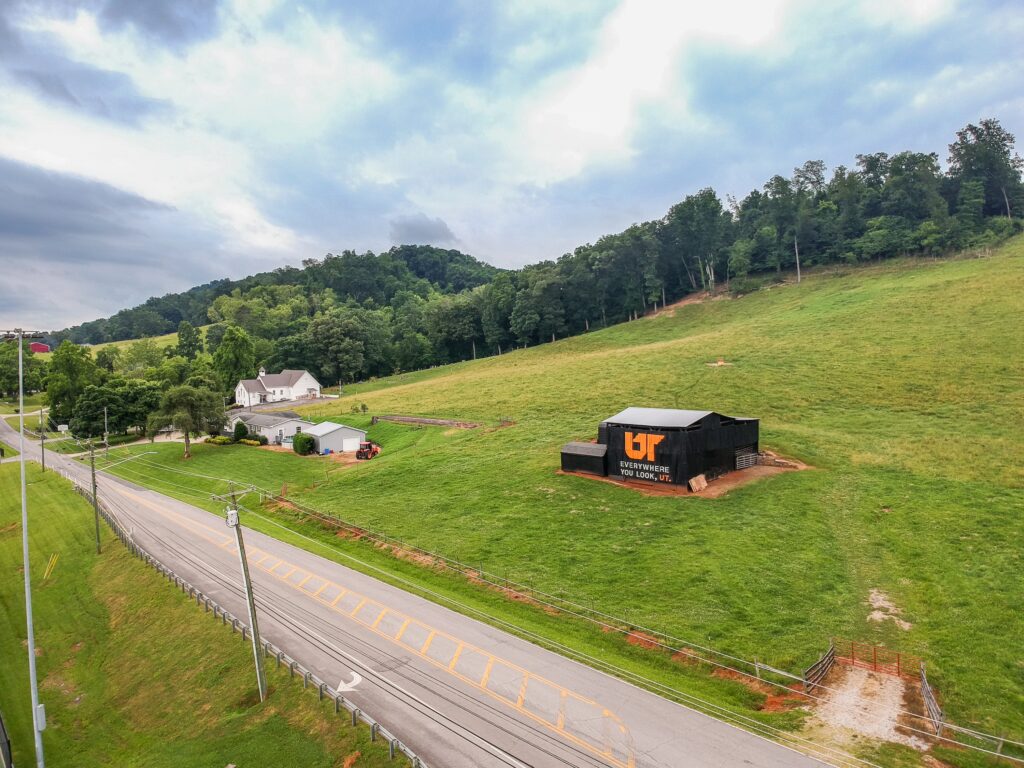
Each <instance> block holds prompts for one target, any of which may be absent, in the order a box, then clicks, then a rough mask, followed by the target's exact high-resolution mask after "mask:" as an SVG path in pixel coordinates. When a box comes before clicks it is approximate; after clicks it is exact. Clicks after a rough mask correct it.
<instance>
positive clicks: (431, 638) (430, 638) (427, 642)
mask: <svg viewBox="0 0 1024 768" xmlns="http://www.w3.org/2000/svg"><path fill="white" fill-rule="evenodd" d="M436 634H437V632H435V631H434V630H430V634H429V635H427V639H426V640H425V641H424V642H423V647H422V648H420V655H421V656H426V655H427V648H429V647H430V644H431V643H432V642H434V636H435V635H436Z"/></svg>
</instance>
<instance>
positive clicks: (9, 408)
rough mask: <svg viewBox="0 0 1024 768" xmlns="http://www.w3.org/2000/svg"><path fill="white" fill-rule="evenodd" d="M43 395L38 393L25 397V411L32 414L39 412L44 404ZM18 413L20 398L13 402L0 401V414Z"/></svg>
mask: <svg viewBox="0 0 1024 768" xmlns="http://www.w3.org/2000/svg"><path fill="white" fill-rule="evenodd" d="M43 397H44V395H43V393H42V392H37V393H35V394H33V395H25V411H26V412H27V413H31V412H32V411H35V410H38V409H39V407H40V406H41V405H42V404H43ZM17 412H18V398H17V397H15V398H14V399H12V400H0V414H3V413H17Z"/></svg>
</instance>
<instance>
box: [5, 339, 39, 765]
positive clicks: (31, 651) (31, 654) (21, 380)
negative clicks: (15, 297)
mask: <svg viewBox="0 0 1024 768" xmlns="http://www.w3.org/2000/svg"><path fill="white" fill-rule="evenodd" d="M26 336H28V337H29V338H42V336H43V334H42V333H32V332H29V333H26V332H25V331H23V330H22V329H21V328H15V329H14V331H13V332H4V333H3V338H5V339H11V338H13V339H15V340H16V341H17V344H18V431H19V432H20V434H21V437H20V438H19V448H20V449H21V454H20V455H21V460H20V462H19V463H20V464H21V555H22V559H23V567H24V570H25V625H26V630H27V633H28V638H27V640H28V678H29V686H30V688H31V692H32V726H33V727H32V732H33V735H34V736H35V744H36V764H37V765H38V766H39V768H45V765H46V760H45V758H44V757H43V729H45V728H46V710H45V709H44V708H43V705H42V704H40V703H39V684H38V681H37V679H36V635H35V627H34V626H33V622H32V576H31V571H30V569H29V555H28V495H27V492H26V487H25V486H26V483H25V368H24V361H23V360H22V358H23V350H22V342H23V341H24V338H25V337H26Z"/></svg>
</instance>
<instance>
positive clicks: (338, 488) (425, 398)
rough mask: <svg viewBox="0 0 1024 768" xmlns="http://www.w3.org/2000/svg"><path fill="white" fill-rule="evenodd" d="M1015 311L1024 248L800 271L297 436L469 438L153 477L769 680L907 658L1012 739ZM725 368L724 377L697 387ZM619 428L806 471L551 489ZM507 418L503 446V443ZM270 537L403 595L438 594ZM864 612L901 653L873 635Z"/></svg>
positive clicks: (342, 411)
mask: <svg viewBox="0 0 1024 768" xmlns="http://www.w3.org/2000/svg"><path fill="white" fill-rule="evenodd" d="M1022 297H1024V239H1021V238H1017V239H1016V240H1014V241H1011V242H1010V243H1009V244H1007V245H1006V246H1004V247H1002V248H1001V249H999V250H998V251H997V252H996V253H995V254H993V255H992V256H990V257H987V258H981V259H954V260H946V261H924V260H907V261H899V262H890V263H885V264H881V265H877V266H870V267H862V268H858V269H849V270H835V269H832V270H826V271H820V272H818V273H815V274H812V275H810V276H808V277H807V278H806V279H805V280H804V282H803V284H801V285H800V286H796V285H787V286H782V287H774V288H772V289H770V290H764V291H759V292H757V293H754V294H751V295H748V296H745V297H743V298H740V299H722V300H718V301H711V302H705V303H702V304H691V305H688V306H685V307H680V308H678V309H676V310H675V311H674V312H673V311H669V312H663V313H662V314H660V315H659V316H657V317H652V318H645V319H641V320H639V321H635V322H632V323H628V324H624V325H620V326H616V327H613V328H609V329H607V330H604V331H600V332H596V333H592V334H589V335H586V336H582V337H578V338H574V339H567V340H564V341H560V342H558V343H555V344H550V345H544V346H542V347H537V348H534V349H528V350H523V351H518V352H515V353H512V354H507V355H504V356H502V357H500V358H489V359H486V360H480V361H476V362H470V363H461V364H458V365H454V366H449V367H446V368H437V369H433V370H430V371H424V372H420V373H416V374H408V375H403V376H398V377H393V378H391V379H383V380H380V381H376V382H371V383H367V384H362V385H359V386H355V387H346V389H345V397H343V398H342V399H340V400H339V401H338V402H336V403H331V404H329V405H327V406H316V407H314V409H312V410H310V411H308V412H307V415H309V416H311V417H314V418H317V419H319V418H325V417H331V416H333V417H336V418H338V419H339V420H341V421H345V422H348V423H354V424H356V425H358V424H366V423H367V421H368V418H367V416H362V415H360V416H355V415H352V414H351V413H350V410H351V408H352V406H353V405H358V404H361V403H366V404H367V405H368V406H369V409H370V412H369V414H368V415H371V416H372V414H374V413H406V414H416V415H423V416H441V417H458V418H463V419H470V420H477V421H481V422H484V423H486V424H487V425H489V426H487V427H485V428H481V429H477V430H468V431H467V430H443V429H437V428H424V429H416V428H409V427H401V426H397V425H391V424H383V423H382V424H378V425H376V426H375V427H373V428H372V430H371V433H370V436H371V438H372V439H375V440H377V441H379V442H380V443H381V444H382V445H383V446H384V453H383V454H382V455H381V456H380V457H379V458H377V459H375V460H374V461H372V462H369V463H366V464H361V465H358V466H355V467H349V468H345V469H343V470H340V471H334V472H330V473H329V474H327V475H322V476H318V475H317V474H316V472H317V471H320V472H322V471H323V470H322V468H323V467H324V464H322V463H320V462H321V461H322V460H319V459H312V460H302V459H297V461H305V462H306V464H303V465H299V464H296V463H295V461H290V463H289V464H287V465H286V464H285V461H288V460H291V459H292V458H293V457H289V456H282V455H279V454H269V453H267V452H262V453H260V454H259V455H258V458H259V459H260V460H259V461H257V462H256V464H257V466H253V456H254V455H253V454H245V453H243V451H242V450H241V449H237V448H231V449H230V450H229V451H221V452H219V453H217V452H215V450H217V449H213V448H212V447H211V448H207V449H205V450H203V451H197V454H196V458H195V459H193V460H192V462H191V463H189V464H185V463H183V462H181V461H180V460H179V459H178V458H177V456H176V455H172V454H170V453H167V454H164V453H161V454H160V456H158V457H155V458H156V459H157V460H158V461H160V462H164V463H166V464H167V465H168V466H171V467H175V468H186V467H187V469H188V471H193V472H197V473H207V474H211V475H218V476H231V477H235V478H237V479H243V480H245V479H247V480H248V481H250V482H256V483H259V484H261V485H264V486H266V485H270V484H271V483H273V484H277V483H278V482H287V483H288V485H289V494H290V495H291V496H292V497H294V498H296V499H297V500H300V501H303V502H305V503H308V504H310V505H311V506H314V507H317V508H323V509H329V510H333V511H334V512H336V513H337V514H339V515H341V516H343V517H344V518H346V519H347V520H349V521H351V522H353V523H356V524H358V525H362V526H366V527H369V528H373V529H377V530H383V531H386V532H387V533H388V534H390V535H392V536H395V537H398V538H401V539H404V540H406V541H409V542H412V543H415V544H417V545H419V546H422V547H424V548H426V549H431V550H434V551H440V552H442V553H444V554H447V555H450V556H454V557H456V558H458V559H461V560H463V561H466V562H470V563H480V564H481V565H482V566H483V567H484V568H485V569H487V570H488V571H491V572H494V573H498V574H506V573H507V575H508V577H509V578H511V579H513V580H516V581H521V582H527V583H530V584H532V585H533V586H535V587H537V588H540V589H544V590H545V591H548V592H553V593H558V594H566V595H572V596H573V597H574V598H575V599H576V600H577V601H578V602H580V603H583V604H586V605H592V606H594V607H596V608H599V609H602V610H605V611H608V612H609V613H613V614H616V615H619V616H626V617H628V619H629V620H630V621H631V622H633V623H635V624H640V625H646V626H651V627H655V628H657V629H660V630H663V631H666V632H668V633H671V634H673V635H676V636H678V637H681V638H684V639H687V640H690V641H693V642H698V643H702V644H711V645H713V646H714V647H716V648H719V649H720V650H724V651H729V652H733V653H736V654H739V655H742V656H744V657H747V658H749V657H753V656H756V657H758V658H759V659H761V660H763V661H766V662H768V663H770V664H772V665H775V666H781V667H783V668H787V669H797V668H801V667H803V666H805V665H806V664H808V663H809V662H810V661H812V660H813V659H814V658H816V657H817V655H818V654H819V653H820V652H821V651H823V650H824V648H825V647H827V644H828V639H829V637H830V636H839V637H851V638H853V639H857V640H863V641H868V642H879V643H884V644H886V645H889V646H892V647H896V648H899V649H902V650H905V651H909V652H911V653H917V654H919V655H921V656H922V657H923V658H924V659H926V661H927V663H928V669H929V678H930V679H931V680H932V682H933V684H934V685H935V686H936V687H937V688H938V689H939V691H940V694H941V696H942V698H943V701H944V705H945V707H946V710H947V713H948V716H949V718H950V719H951V720H952V721H953V722H956V723H958V724H961V725H969V726H974V727H979V728H981V729H983V730H986V731H994V732H999V733H1006V734H1010V735H1014V734H1015V735H1016V736H1017V737H1018V738H1020V737H1021V736H1022V735H1024V661H1022V657H1021V643H1020V638H1021V637H1024V613H1022V612H1021V611H1020V610H1019V604H1020V601H1021V596H1022V595H1024V563H1022V562H1021V546H1020V542H1021V541H1024V521H1022V517H1021V515H1020V510H1021V509H1022V508H1024V470H1022V465H1021V463H1020V461H1019V459H1018V456H1019V454H1020V450H1021V448H1022V442H1024V439H1022V437H1021V435H1022V434H1024V398H1022V391H1021V386H1020V383H1021V381H1022V379H1024V361H1022V355H1021V350H1022V349H1024V330H1022V325H1021V324H1020V323H1018V322H1017V320H1018V319H1019V317H1020V314H1021V310H1022V309H1024V298H1022ZM720 356H721V357H724V358H725V360H726V361H728V362H729V363H731V365H729V366H723V367H709V366H708V365H707V363H708V362H710V361H713V360H715V359H717V358H718V357H720ZM627 405H650V406H664V407H680V408H708V409H713V410H718V411H721V412H723V413H726V414H736V415H748V416H757V417H760V418H761V420H762V421H761V429H762V433H761V440H762V446H763V447H766V448H769V449H772V450H776V451H779V452H781V453H782V454H784V455H788V456H792V457H795V458H799V459H801V460H803V461H805V462H807V463H808V464H810V465H812V466H813V467H814V469H813V470H810V471H806V472H798V473H790V474H785V475H781V476H777V477H774V478H771V479H767V480H763V481H760V482H758V483H755V484H752V485H749V486H747V487H744V488H741V489H738V490H734V491H733V492H731V493H729V494H728V495H727V496H725V497H723V498H720V499H697V498H682V499H680V498H650V497H646V496H642V495H639V494H637V493H635V492H633V491H630V490H627V489H622V488H616V487H613V486H609V485H607V484H603V483H597V482H593V481H590V480H586V479H582V478H578V477H567V476H562V475H559V474H557V472H556V470H557V468H558V449H559V447H560V446H561V445H562V444H563V443H565V442H567V441H569V440H572V439H589V438H593V437H594V436H595V435H596V429H597V424H598V422H599V421H600V420H601V419H602V418H605V417H607V416H609V415H611V414H613V413H615V412H617V411H618V410H620V409H621V408H623V407H625V406H627ZM502 418H510V419H512V420H513V421H514V422H515V425H514V426H511V427H507V428H497V427H496V425H497V424H498V422H499V420H500V419H502ZM264 455H265V458H264ZM243 457H244V461H242V458H243ZM236 459H237V461H236ZM307 465H308V466H307ZM300 466H301V469H297V468H299V467H300ZM123 467H124V468H125V469H124V471H125V472H126V473H127V472H129V471H133V472H140V471H143V468H142V467H135V468H134V469H132V464H127V465H123ZM309 467H313V468H315V469H310V468H309ZM207 468H210V469H212V471H209V472H208V471H207ZM115 471H119V470H115ZM149 471H152V470H149ZM221 473H223V474H221ZM171 476H174V477H176V478H177V480H184V482H183V483H178V485H179V486H182V487H179V488H178V489H177V490H178V491H179V492H181V493H183V494H184V493H187V492H189V491H188V490H187V489H189V488H192V489H193V490H192V491H191V492H192V493H195V491H194V483H196V482H198V480H197V479H195V478H188V477H187V476H176V475H171V474H165V475H163V476H162V478H163V479H164V480H166V481H167V482H170V481H169V480H167V478H169V477H171ZM133 479H136V480H137V481H140V482H142V481H144V479H143V478H139V477H135V478H133ZM158 481H160V478H157V479H154V480H150V481H149V482H153V483H156V482H158ZM197 503H201V502H197ZM273 514H274V515H275V516H276V517H275V519H276V520H278V521H284V520H286V518H285V517H284V514H285V513H283V512H277V513H273ZM288 522H289V523H290V524H293V525H295V526H296V527H297V528H298V529H300V530H302V532H303V533H306V534H309V535H313V536H314V537H319V538H320V539H321V540H327V539H333V544H332V546H333V547H334V549H335V550H336V551H337V552H340V553H343V554H350V553H351V552H352V551H359V552H360V553H361V554H360V555H359V556H360V557H361V558H362V559H363V560H365V561H366V562H369V563H373V564H377V565H379V566H380V567H384V568H388V569H390V570H391V571H392V572H393V573H396V574H401V575H402V577H403V578H409V579H414V580H416V579H418V580H421V581H422V582H423V583H429V584H431V585H433V584H435V583H436V582H439V581H444V580H445V578H447V577H442V576H439V575H438V574H435V573H433V572H428V571H424V570H423V569H419V575H417V574H416V571H417V569H415V568H414V567H412V566H409V565H408V564H407V563H400V562H398V561H395V560H394V559H389V558H386V557H384V556H383V555H380V554H379V553H375V552H374V551H372V548H371V547H369V546H366V545H358V544H351V543H348V542H340V541H338V539H336V538H333V537H329V536H326V535H321V534H319V533H317V531H316V529H315V528H314V527H313V526H312V525H311V524H308V523H302V522H301V521H288ZM353 547H354V548H355V550H353V549H352V548H353ZM455 582H456V579H454V578H451V579H448V581H447V582H445V583H446V585H447V586H446V588H447V589H449V590H450V591H451V593H452V594H458V595H460V598H461V599H465V600H471V599H472V600H479V601H480V604H484V603H486V604H488V605H490V606H491V608H492V610H494V611H498V610H501V611H506V612H507V613H508V615H512V614H514V615H516V616H517V617H519V620H520V622H521V623H522V622H527V621H529V622H531V624H530V626H534V627H544V631H546V632H549V633H552V636H556V637H559V638H564V637H565V636H567V635H572V636H573V637H574V642H575V644H576V645H580V646H582V645H585V646H586V647H588V648H601V649H603V651H602V652H603V653H607V654H611V655H615V654H618V656H617V658H624V659H628V663H631V664H646V663H647V662H646V661H644V660H640V659H637V658H636V657H634V656H633V655H631V654H632V650H631V649H628V648H625V647H624V646H625V643H622V642H621V641H619V646H623V647H618V646H615V645H614V644H613V643H612V641H611V640H607V639H606V638H600V637H591V636H590V634H587V632H586V631H585V630H584V629H581V628H573V627H571V626H568V622H564V621H559V620H555V621H553V622H552V621H551V620H549V618H545V617H543V616H533V614H541V612H540V611H537V610H533V609H530V608H528V607H522V606H515V607H508V608H501V607H495V606H493V605H492V602H493V601H492V600H491V597H490V596H488V595H477V596H475V597H469V596H467V595H468V593H469V592H470V591H471V590H472V587H469V586H466V585H464V584H458V583H455ZM873 589H877V590H882V591H883V592H884V593H885V594H886V595H887V596H888V597H889V598H890V599H891V601H892V602H893V603H894V604H895V606H897V608H898V609H899V610H900V611H901V613H900V618H901V619H903V620H904V621H906V622H909V624H910V628H909V629H907V630H902V629H900V628H898V627H897V625H896V623H895V622H893V621H881V622H877V621H872V620H870V619H869V613H870V612H871V608H870V607H869V605H868V596H869V594H870V592H871V590H873ZM477 592H484V590H477ZM527 614H529V615H527ZM555 624H557V625H558V626H554V625H555ZM559 633H562V634H559ZM591 634H599V633H591ZM623 663H626V662H623ZM651 664H652V665H655V666H656V665H657V664H660V662H651ZM658 674H662V675H664V676H666V677H669V676H672V675H675V676H676V678H678V677H686V675H684V673H682V672H676V671H673V670H670V669H667V668H665V669H661V670H660V672H659V673H658ZM676 678H673V680H674V684H677V685H679V686H681V687H684V686H687V685H699V683H697V682H695V681H694V680H692V679H688V678H687V679H676ZM660 679H664V678H660ZM722 695H723V696H734V695H736V696H738V694H735V693H734V692H733V691H727V692H726V693H723V694H722Z"/></svg>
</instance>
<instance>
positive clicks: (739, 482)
mask: <svg viewBox="0 0 1024 768" xmlns="http://www.w3.org/2000/svg"><path fill="white" fill-rule="evenodd" d="M783 462H784V463H785V464H786V466H768V465H765V464H755V465H754V466H752V467H748V468H747V469H738V470H736V471H734V472H727V473H726V474H724V475H721V476H720V477H717V478H715V479H714V480H712V481H711V482H710V483H708V487H707V488H705V489H704V490H702V491H697V492H696V493H694V492H693V491H691V490H690V489H689V488H687V487H686V486H685V485H672V484H670V483H651V482H646V481H644V480H619V479H616V478H614V477H601V476H600V475H591V474H588V473H586V472H565V471H563V470H561V469H560V470H558V471H557V474H559V475H573V476H575V477H585V478H587V479H588V480H598V481H600V482H602V483H609V484H611V485H617V486H619V487H620V488H629V489H631V490H634V491H636V492H637V493H641V494H643V495H644V496H655V497H657V496H696V497H699V498H702V499H717V498H719V497H720V496H724V495H725V494H727V493H728V492H729V491H731V490H732V489H734V488H739V487H741V486H744V485H748V484H749V483H753V482H756V481H757V480H763V479H764V478H766V477H774V476H775V475H781V474H783V473H786V472H795V471H799V470H804V469H813V467H811V466H810V465H808V464H804V463H803V462H800V461H796V460H794V459H784V460H779V463H780V464H782V463H783Z"/></svg>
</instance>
